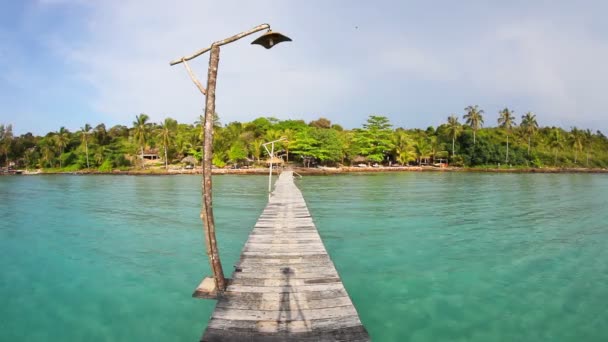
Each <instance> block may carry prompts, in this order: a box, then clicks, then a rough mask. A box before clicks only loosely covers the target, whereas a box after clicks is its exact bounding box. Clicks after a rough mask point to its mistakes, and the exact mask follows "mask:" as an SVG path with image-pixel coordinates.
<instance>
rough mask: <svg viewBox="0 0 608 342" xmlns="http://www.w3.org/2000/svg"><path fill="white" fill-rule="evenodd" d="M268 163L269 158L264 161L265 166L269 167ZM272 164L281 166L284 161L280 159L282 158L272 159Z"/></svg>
mask: <svg viewBox="0 0 608 342" xmlns="http://www.w3.org/2000/svg"><path fill="white" fill-rule="evenodd" d="M270 162H271V160H270V158H268V159H266V164H268V165H270ZM272 163H273V164H280V165H283V163H284V161H283V159H282V158H279V157H273V158H272Z"/></svg>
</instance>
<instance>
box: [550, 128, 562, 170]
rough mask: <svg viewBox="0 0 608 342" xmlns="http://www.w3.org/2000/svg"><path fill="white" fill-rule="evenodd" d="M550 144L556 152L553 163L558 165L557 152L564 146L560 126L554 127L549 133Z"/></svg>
mask: <svg viewBox="0 0 608 342" xmlns="http://www.w3.org/2000/svg"><path fill="white" fill-rule="evenodd" d="M549 146H550V147H551V148H552V149H553V151H554V152H555V159H554V161H553V165H554V166H557V152H558V151H559V150H560V149H562V148H563V147H564V143H563V139H562V135H561V133H560V130H559V129H558V128H555V127H553V128H552V129H551V132H550V133H549Z"/></svg>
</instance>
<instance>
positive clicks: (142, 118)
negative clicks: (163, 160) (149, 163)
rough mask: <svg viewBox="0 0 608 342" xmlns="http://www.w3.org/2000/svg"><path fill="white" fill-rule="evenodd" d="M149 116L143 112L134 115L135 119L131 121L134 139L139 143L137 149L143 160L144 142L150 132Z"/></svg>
mask: <svg viewBox="0 0 608 342" xmlns="http://www.w3.org/2000/svg"><path fill="white" fill-rule="evenodd" d="M149 119H150V117H149V116H148V115H146V114H144V113H141V114H139V115H136V116H135V121H133V135H134V138H135V141H136V142H137V144H138V145H139V150H140V152H141V155H140V158H141V160H142V166H143V160H144V148H145V147H146V142H147V140H148V135H149V133H150V123H148V120H149Z"/></svg>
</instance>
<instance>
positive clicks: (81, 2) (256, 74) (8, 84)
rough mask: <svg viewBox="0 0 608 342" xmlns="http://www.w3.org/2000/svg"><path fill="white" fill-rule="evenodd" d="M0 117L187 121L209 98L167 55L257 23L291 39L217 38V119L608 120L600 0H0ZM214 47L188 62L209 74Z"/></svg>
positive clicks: (60, 121)
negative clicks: (469, 109)
mask: <svg viewBox="0 0 608 342" xmlns="http://www.w3.org/2000/svg"><path fill="white" fill-rule="evenodd" d="M0 8H1V9H2V10H1V11H0V123H5V124H6V123H12V124H13V125H14V130H15V132H16V133H17V134H21V133H25V132H28V131H31V132H33V133H36V134H44V133H46V132H48V131H55V130H57V129H59V127H61V126H65V127H67V128H68V129H70V130H77V129H78V128H79V127H81V126H83V125H84V124H85V123H90V124H92V125H96V124H97V123H100V122H104V123H105V124H106V125H107V126H108V127H110V126H112V125H115V124H124V125H131V123H132V121H133V120H134V118H135V115H137V114H139V113H147V114H148V115H150V117H151V118H152V120H153V121H161V120H163V119H164V118H165V117H168V116H170V117H173V118H176V119H178V120H179V121H181V122H194V121H195V120H196V117H197V116H198V115H199V114H200V113H201V112H202V111H203V98H202V96H201V95H200V93H198V91H197V89H196V88H195V86H194V85H193V84H192V83H191V81H190V79H189V78H188V75H187V73H186V71H185V69H184V68H183V67H182V66H181V65H180V66H174V67H170V66H169V64H168V62H169V61H170V60H172V59H174V58H177V57H180V56H182V55H186V54H189V53H191V52H193V51H195V50H197V49H199V48H202V47H205V46H208V45H209V44H210V43H211V42H213V41H215V40H219V39H223V38H226V37H228V36H230V35H232V34H235V33H238V32H240V31H244V30H246V29H249V28H251V27H253V26H256V25H258V24H261V23H270V24H271V25H272V27H273V28H274V29H275V30H277V31H280V32H282V33H285V34H287V35H288V36H290V37H291V38H292V39H293V42H290V43H284V44H281V45H278V46H277V47H276V48H273V49H271V50H265V49H263V48H262V47H259V46H251V45H250V44H249V42H250V41H251V40H252V39H253V38H249V37H248V38H245V39H243V40H241V41H239V42H237V43H234V44H230V45H228V46H225V47H223V48H222V51H221V58H220V66H219V73H220V74H219V78H218V89H217V112H218V113H219V115H220V118H221V121H222V122H224V123H227V122H230V121H235V120H238V121H250V120H252V119H254V118H256V117H259V116H274V117H277V118H280V119H288V118H292V119H305V120H307V121H308V120H312V119H316V118H318V117H321V116H323V117H327V118H329V119H330V120H332V121H333V122H337V123H340V124H343V125H344V126H346V127H349V128H351V127H358V126H360V125H361V123H363V122H364V121H365V118H366V117H367V116H368V115H370V114H380V115H386V116H388V117H389V118H390V119H391V121H392V122H393V124H394V125H395V126H402V127H421V128H426V127H427V126H429V125H438V124H440V123H442V122H444V121H445V120H446V117H447V116H448V115H450V114H452V113H455V114H458V115H460V116H461V115H462V114H463V109H464V108H465V107H466V106H467V105H471V104H478V105H480V107H482V108H483V109H484V110H485V112H486V115H485V121H486V126H494V125H495V124H496V117H497V114H496V113H497V112H498V111H499V110H500V109H502V108H504V107H505V106H508V107H509V108H511V109H513V110H515V114H516V116H517V117H518V118H519V117H520V116H521V115H522V114H524V113H525V112H527V111H532V112H534V113H536V114H537V117H538V120H539V123H540V124H541V125H556V126H561V127H564V128H570V127H572V126H578V127H583V128H591V129H594V130H595V129H600V130H603V131H608V115H607V114H608V113H607V110H608V91H607V90H608V85H606V83H607V82H608V21H606V20H605V18H604V17H605V14H606V13H608V2H607V1H540V0H539V1H416V2H413V1H412V2H409V1H346V0H345V1H263V0H262V1H256V2H253V1H238V2H237V1H229V0H222V1H207V0H198V1H182V0H172V1H156V0H146V1H144V0H138V1H130V0H119V1H118V0H116V1H115V0H99V1H96V0H24V1H18V0H0ZM207 63H208V55H204V56H202V57H199V58H198V59H196V60H195V61H193V62H192V63H191V66H192V67H193V68H194V70H195V72H196V73H197V75H198V76H199V78H201V80H203V81H205V78H206V72H207Z"/></svg>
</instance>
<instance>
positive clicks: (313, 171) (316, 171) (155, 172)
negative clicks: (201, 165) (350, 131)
mask: <svg viewBox="0 0 608 342" xmlns="http://www.w3.org/2000/svg"><path fill="white" fill-rule="evenodd" d="M280 170H281V169H273V174H277V173H278V172H279V171H280ZM290 170H293V171H295V173H297V174H300V175H309V176H314V175H318V176H323V175H340V174H351V173H392V172H472V173H545V174H556V173H593V174H601V173H608V169H606V168H512V169H508V168H504V169H503V168H466V167H445V168H438V167H432V166H399V167H340V168H337V167H336V168H333V167H323V168H304V167H293V168H290ZM268 172H269V170H268V168H256V169H213V170H212V174H213V175H267V174H268ZM200 174H202V169H192V170H187V169H169V170H165V169H143V170H126V171H123V170H114V171H111V172H101V171H97V170H80V171H70V172H67V171H66V172H44V171H41V172H38V171H36V172H28V171H26V170H24V171H22V173H21V174H20V175H24V176H34V175H127V176H170V175H200Z"/></svg>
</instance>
